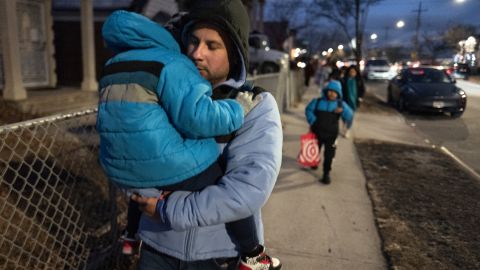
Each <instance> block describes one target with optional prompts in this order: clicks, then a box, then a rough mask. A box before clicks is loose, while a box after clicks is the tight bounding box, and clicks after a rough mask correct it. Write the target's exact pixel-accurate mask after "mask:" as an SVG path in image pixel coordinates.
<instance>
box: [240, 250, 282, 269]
mask: <svg viewBox="0 0 480 270" xmlns="http://www.w3.org/2000/svg"><path fill="white" fill-rule="evenodd" d="M262 249H263V251H262V252H261V253H260V254H259V255H257V256H255V257H243V256H242V258H241V259H240V266H239V267H238V270H279V269H281V268H282V264H281V263H280V260H279V259H277V258H272V257H270V256H268V255H267V254H266V253H265V247H263V246H262Z"/></svg>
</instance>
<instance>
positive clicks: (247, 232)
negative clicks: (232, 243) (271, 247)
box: [226, 215, 260, 254]
mask: <svg viewBox="0 0 480 270" xmlns="http://www.w3.org/2000/svg"><path fill="white" fill-rule="evenodd" d="M226 226H227V230H228V232H229V233H230V234H232V235H233V237H234V238H235V239H236V240H237V241H238V243H239V245H240V252H241V253H242V254H245V253H249V252H252V251H253V250H254V249H255V248H256V247H257V246H258V245H259V244H260V243H259V240H258V236H257V227H256V226H255V219H254V217H253V215H252V216H249V217H246V218H244V219H240V220H236V221H232V222H229V223H227V224H226Z"/></svg>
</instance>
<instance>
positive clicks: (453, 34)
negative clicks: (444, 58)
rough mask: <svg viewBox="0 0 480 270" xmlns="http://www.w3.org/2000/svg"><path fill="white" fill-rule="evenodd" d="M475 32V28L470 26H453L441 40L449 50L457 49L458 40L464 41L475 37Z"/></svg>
mask: <svg viewBox="0 0 480 270" xmlns="http://www.w3.org/2000/svg"><path fill="white" fill-rule="evenodd" d="M475 30H476V29H475V26H472V25H462V24H457V25H453V26H452V27H450V28H449V29H448V30H447V31H446V32H445V34H444V35H443V39H444V40H445V43H447V45H448V47H449V48H452V49H453V48H457V47H458V42H459V41H460V40H465V39H467V38H468V37H469V36H475V33H476V31H475Z"/></svg>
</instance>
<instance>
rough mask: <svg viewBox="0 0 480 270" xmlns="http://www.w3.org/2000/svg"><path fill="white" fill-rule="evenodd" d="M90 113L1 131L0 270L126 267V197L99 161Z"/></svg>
mask: <svg viewBox="0 0 480 270" xmlns="http://www.w3.org/2000/svg"><path fill="white" fill-rule="evenodd" d="M95 121H96V111H95V110H88V111H83V112H77V113H74V114H66V115H59V116H55V117H49V118H42V119H37V120H34V121H27V122H22V123H18V124H14V125H8V126H2V127H0V138H1V143H0V177H1V180H0V269H129V267H130V265H131V262H130V260H129V259H128V258H123V256H120V252H119V251H120V247H119V243H118V238H119V230H120V229H119V228H120V226H119V225H118V224H119V223H118V222H117V220H118V221H119V222H123V221H124V216H122V214H123V213H125V209H126V200H125V198H123V196H122V195H121V194H120V193H119V192H117V191H116V189H115V188H114V187H113V186H111V185H109V182H108V181H107V179H106V178H105V176H104V174H103V172H102V170H101V168H100V166H99V164H98V162H97V157H98V145H99V138H98V134H97V132H96V130H95Z"/></svg>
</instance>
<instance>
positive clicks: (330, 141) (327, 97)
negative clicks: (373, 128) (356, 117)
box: [305, 80, 353, 184]
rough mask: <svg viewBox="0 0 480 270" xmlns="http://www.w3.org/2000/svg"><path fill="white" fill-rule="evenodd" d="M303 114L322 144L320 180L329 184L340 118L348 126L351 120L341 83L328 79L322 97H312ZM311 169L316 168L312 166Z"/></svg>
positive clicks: (320, 144)
mask: <svg viewBox="0 0 480 270" xmlns="http://www.w3.org/2000/svg"><path fill="white" fill-rule="evenodd" d="M305 116H306V118H307V122H308V124H309V125H310V129H311V130H312V132H314V133H315V135H316V136H317V140H318V145H319V147H321V146H322V145H324V147H325V149H324V159H323V176H322V178H320V181H321V182H323V183H325V184H330V170H331V169H332V161H333V158H334V157H335V150H336V144H335V142H336V140H337V136H338V121H339V119H340V118H342V120H343V121H344V122H345V123H346V125H347V128H350V126H351V125H352V121H353V111H352V109H351V108H350V107H349V106H348V105H347V103H345V102H344V101H342V85H341V83H340V82H339V81H336V80H332V81H330V82H329V83H328V84H327V86H326V87H325V88H323V90H322V97H320V98H316V99H313V100H312V101H310V103H309V104H308V105H307V107H306V108H305ZM313 169H316V167H314V168H313Z"/></svg>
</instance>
